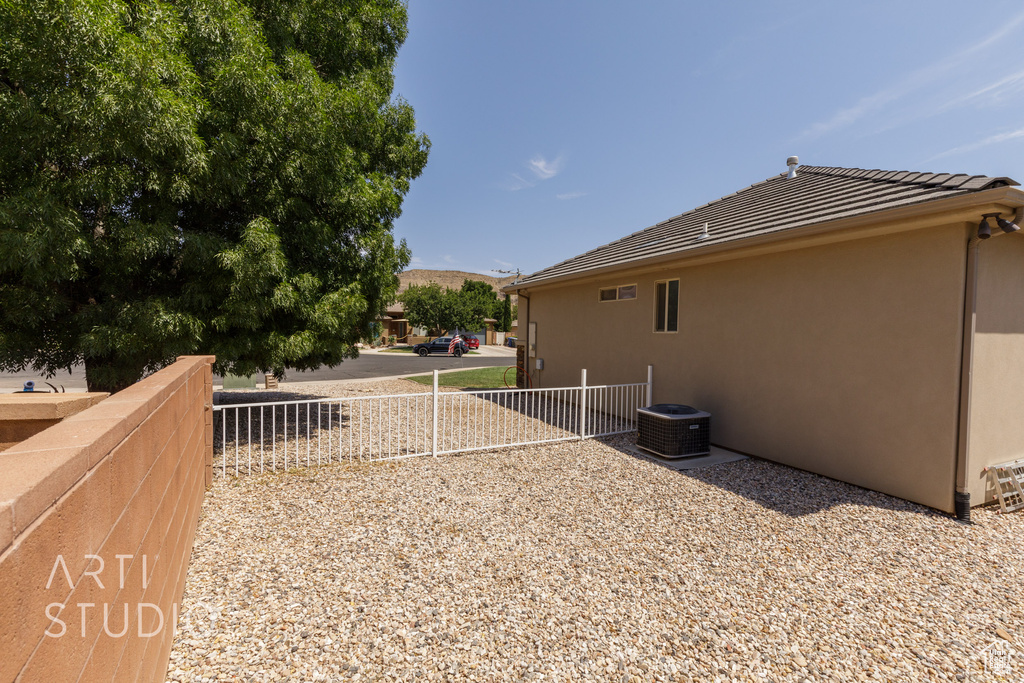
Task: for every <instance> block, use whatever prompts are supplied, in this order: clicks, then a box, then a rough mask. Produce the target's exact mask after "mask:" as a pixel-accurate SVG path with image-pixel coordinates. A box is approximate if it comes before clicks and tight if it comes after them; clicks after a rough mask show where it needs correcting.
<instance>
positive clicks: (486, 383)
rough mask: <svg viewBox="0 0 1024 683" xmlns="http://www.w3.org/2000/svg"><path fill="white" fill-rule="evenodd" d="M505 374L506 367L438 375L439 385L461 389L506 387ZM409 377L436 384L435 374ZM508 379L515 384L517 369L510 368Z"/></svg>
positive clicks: (429, 384) (415, 380) (416, 380)
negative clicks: (503, 377)
mask: <svg viewBox="0 0 1024 683" xmlns="http://www.w3.org/2000/svg"><path fill="white" fill-rule="evenodd" d="M504 374H505V367H497V368H475V369H473V370H460V371H459V372H442V373H441V374H440V375H438V376H437V385H438V386H441V387H459V388H460V389H504V388H505V382H504V381H503V380H502V378H501V377H502V375H504ZM407 379H411V380H412V381H413V382H419V383H420V384H426V385H427V386H428V387H429V386H433V384H434V377H433V375H416V376H415V377H409V378H407ZM508 381H509V382H510V383H511V384H512V385H513V386H515V382H516V373H515V370H509V373H508Z"/></svg>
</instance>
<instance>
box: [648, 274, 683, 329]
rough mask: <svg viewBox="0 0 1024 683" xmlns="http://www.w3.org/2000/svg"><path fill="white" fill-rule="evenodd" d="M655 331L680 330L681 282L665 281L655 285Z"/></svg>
mask: <svg viewBox="0 0 1024 683" xmlns="http://www.w3.org/2000/svg"><path fill="white" fill-rule="evenodd" d="M655 287H656V291H657V295H656V296H655V305H656V306H657V308H656V310H655V312H654V331H655V332H677V331H678V330H679V280H663V281H662V282H658V283H656V285H655Z"/></svg>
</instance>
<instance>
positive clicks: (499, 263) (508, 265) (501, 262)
mask: <svg viewBox="0 0 1024 683" xmlns="http://www.w3.org/2000/svg"><path fill="white" fill-rule="evenodd" d="M494 262H495V263H497V264H498V265H499V266H505V267H506V268H511V267H512V264H511V263H509V262H508V261H502V260H501V259H500V258H496V259H494Z"/></svg>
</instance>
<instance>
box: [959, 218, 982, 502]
mask: <svg viewBox="0 0 1024 683" xmlns="http://www.w3.org/2000/svg"><path fill="white" fill-rule="evenodd" d="M972 233H973V234H972V235H971V237H970V239H968V240H967V277H966V281H965V282H964V315H963V321H964V329H963V341H962V347H961V349H960V423H959V425H958V429H957V432H958V434H957V445H956V488H955V489H954V490H953V506H954V509H955V510H956V518H957V519H959V520H960V521H962V522H970V521H971V494H970V491H969V487H968V485H967V450H968V442H969V440H970V432H971V380H972V373H973V370H974V328H975V322H976V319H977V313H978V245H980V244H981V238H980V237H978V234H977V232H976V231H974V229H973V228H972Z"/></svg>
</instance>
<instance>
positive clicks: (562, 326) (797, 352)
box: [529, 223, 968, 511]
mask: <svg viewBox="0 0 1024 683" xmlns="http://www.w3.org/2000/svg"><path fill="white" fill-rule="evenodd" d="M967 230H968V228H967V226H966V225H965V224H962V223H957V224H952V225H946V226H939V227H932V228H928V229H921V230H913V231H910V232H901V233H897V234H892V235H884V236H875V237H869V238H865V239H858V240H854V241H846V242H842V243H838V244H825V245H818V246H812V247H807V248H801V249H794V250H789V251H782V252H776V253H770V254H762V255H757V256H752V257H749V258H739V259H735V260H728V261H723V262H718V263H711V264H705V265H692V266H688V265H687V263H686V262H685V261H678V262H675V263H670V264H666V265H665V266H664V267H662V268H661V269H660V270H658V271H657V272H642V271H634V272H633V274H631V273H630V272H625V273H619V274H615V275H610V276H606V277H601V278H596V279H592V280H590V281H586V282H579V281H577V282H578V283H577V284H568V285H562V286H551V287H537V288H536V289H534V290H532V291H530V292H529V296H530V308H529V316H530V318H529V319H530V322H536V323H537V326H538V331H537V344H538V349H537V356H538V357H539V358H543V359H544V370H543V371H536V370H533V372H532V374H533V377H534V380H535V383H536V384H537V385H539V386H546V387H552V386H563V385H571V384H575V383H576V382H578V379H579V370H580V368H581V367H585V368H587V369H588V379H589V381H590V382H591V383H594V384H598V383H613V382H632V381H642V380H644V379H645V377H646V366H647V365H648V364H649V363H650V364H653V365H654V401H655V402H678V403H686V404H690V405H694V406H696V407H698V408H700V409H702V410H708V411H710V412H711V413H712V416H713V417H712V441H713V442H714V443H716V444H718V445H720V446H723V447H726V448H731V449H735V450H738V451H742V452H746V453H750V454H753V455H756V456H759V457H763V458H767V459H770V460H775V461H778V462H782V463H786V464H788V465H792V466H794V467H799V468H801V469H805V470H810V471H813V472H818V473H820V474H824V475H826V476H830V477H834V478H836V479H842V480H844V481H848V482H851V483H854V484H858V485H861V486H864V487H867V488H871V489H874V490H878V491H883V492H886V493H890V494H893V495H896V496H900V497H902V498H907V499H909V500H913V501H917V502H920V503H924V504H926V505H930V506H932V507H935V508H938V509H941V510H946V511H951V510H952V508H953V488H954V476H955V458H956V444H957V416H958V401H959V399H958V389H959V372H960V353H961V337H962V312H963V296H964V277H965V269H966V265H965V244H966V240H967ZM675 278H678V279H679V281H680V288H679V297H680V301H679V330H678V332H676V333H656V332H654V331H653V328H654V308H655V303H654V298H655V283H656V282H657V281H659V280H664V279H675ZM634 283H635V284H637V286H638V296H637V298H636V299H635V300H626V301H614V302H599V301H598V289H599V288H600V287H611V286H617V285H626V284H634ZM533 367H534V366H533V364H532V363H531V370H532V369H533Z"/></svg>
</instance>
